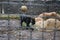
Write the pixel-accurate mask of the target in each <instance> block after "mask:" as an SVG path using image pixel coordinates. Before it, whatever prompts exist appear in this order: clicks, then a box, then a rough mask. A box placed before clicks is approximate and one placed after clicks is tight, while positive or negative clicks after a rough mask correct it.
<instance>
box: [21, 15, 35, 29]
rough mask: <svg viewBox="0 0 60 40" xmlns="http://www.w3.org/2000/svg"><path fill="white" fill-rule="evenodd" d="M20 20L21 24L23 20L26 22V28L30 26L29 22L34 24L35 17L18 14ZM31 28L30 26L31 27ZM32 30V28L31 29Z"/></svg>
mask: <svg viewBox="0 0 60 40" xmlns="http://www.w3.org/2000/svg"><path fill="white" fill-rule="evenodd" d="M20 20H21V26H22V23H23V22H25V23H26V28H27V29H28V28H29V27H30V25H29V24H30V23H32V25H34V24H35V18H32V17H28V16H20ZM31 29H32V28H31ZM32 30H33V29H32Z"/></svg>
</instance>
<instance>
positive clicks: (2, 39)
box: [0, 19, 60, 40]
mask: <svg viewBox="0 0 60 40" xmlns="http://www.w3.org/2000/svg"><path fill="white" fill-rule="evenodd" d="M19 27H20V21H19V20H15V19H14V20H10V21H9V26H8V20H0V40H19V39H20V40H42V39H43V40H53V38H54V32H39V31H36V30H35V31H31V30H18V29H17V28H19ZM8 28H9V29H11V30H10V31H7V30H8ZM16 29H17V30H16ZM55 39H56V40H60V32H59V31H57V32H56V38H55Z"/></svg>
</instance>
